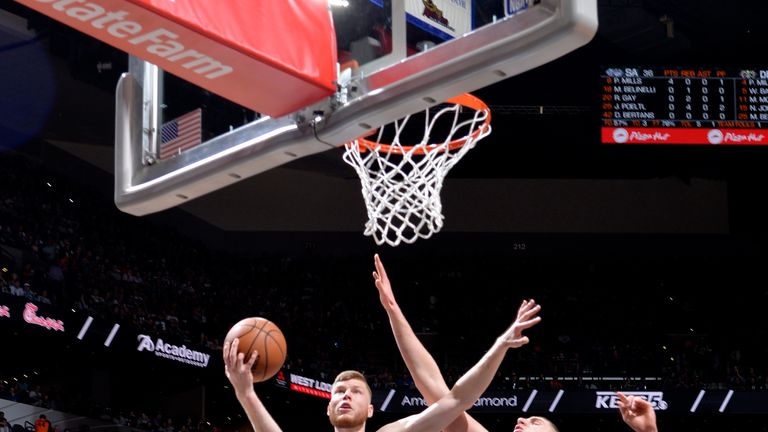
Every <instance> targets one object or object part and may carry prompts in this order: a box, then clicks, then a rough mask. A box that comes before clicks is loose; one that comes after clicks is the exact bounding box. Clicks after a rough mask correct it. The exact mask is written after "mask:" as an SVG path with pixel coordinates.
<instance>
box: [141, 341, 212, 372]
mask: <svg viewBox="0 0 768 432" xmlns="http://www.w3.org/2000/svg"><path fill="white" fill-rule="evenodd" d="M138 341H139V346H138V347H137V348H136V351H139V352H141V351H149V352H154V353H155V355H156V356H158V357H164V358H167V359H169V360H174V361H177V362H180V363H186V364H188V365H192V366H197V367H201V368H204V367H207V366H208V361H209V360H210V359H211V355H210V354H206V353H203V352H200V351H195V350H191V349H189V348H187V347H186V346H184V345H181V346H177V345H172V344H169V343H165V342H163V340H162V339H160V338H158V339H157V341H152V338H151V337H149V336H147V335H139V336H138Z"/></svg>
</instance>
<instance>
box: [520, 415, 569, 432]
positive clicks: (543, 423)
mask: <svg viewBox="0 0 768 432" xmlns="http://www.w3.org/2000/svg"><path fill="white" fill-rule="evenodd" d="M514 432H559V430H558V429H557V427H556V426H555V424H554V423H552V422H551V421H549V420H547V419H545V418H544V417H537V416H533V417H520V418H518V419H517V424H516V425H515V429H514Z"/></svg>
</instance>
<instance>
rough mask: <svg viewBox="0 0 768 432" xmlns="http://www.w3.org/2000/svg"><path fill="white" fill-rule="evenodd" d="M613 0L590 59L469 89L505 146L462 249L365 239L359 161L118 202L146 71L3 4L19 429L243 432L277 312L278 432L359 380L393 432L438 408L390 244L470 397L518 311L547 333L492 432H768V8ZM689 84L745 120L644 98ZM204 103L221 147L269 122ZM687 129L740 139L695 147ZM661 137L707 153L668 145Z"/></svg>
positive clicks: (495, 414)
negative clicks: (256, 358)
mask: <svg viewBox="0 0 768 432" xmlns="http://www.w3.org/2000/svg"><path fill="white" fill-rule="evenodd" d="M359 1H362V0H359ZM353 3H354V2H353ZM498 3H501V2H498ZM598 3H599V19H600V26H599V29H598V34H597V36H596V37H595V39H594V40H593V41H592V42H590V43H589V44H588V45H586V46H585V47H583V48H581V49H579V50H576V51H575V52H573V53H572V54H569V55H566V56H565V57H562V58H560V59H558V60H556V61H554V62H551V63H549V64H546V65H544V66H542V67H539V68H537V69H534V70H532V71H530V72H527V73H525V74H522V75H520V76H517V77H513V78H510V79H508V80H506V81H502V82H500V83H499V84H495V85H493V86H491V87H488V88H485V89H482V90H480V91H477V92H475V93H476V94H477V95H478V96H479V97H481V98H482V99H483V100H485V101H486V102H487V103H488V105H489V106H490V107H491V109H492V112H493V134H492V135H491V136H490V137H488V138H486V139H485V140H484V141H482V142H481V143H479V144H478V146H477V147H476V148H475V149H473V150H471V151H470V152H469V153H468V154H467V156H466V157H465V158H464V159H463V160H462V161H461V162H460V163H459V164H458V165H457V166H456V168H455V169H454V170H453V171H451V173H450V175H449V177H448V180H447V181H446V184H445V187H444V189H443V191H442V197H443V204H444V209H443V211H444V215H445V227H444V229H443V231H441V232H440V233H438V234H436V235H435V236H433V237H432V238H430V239H426V240H420V241H418V242H416V243H415V244H413V245H401V246H398V247H396V248H393V247H389V246H382V247H377V246H376V245H375V244H374V242H373V241H372V240H371V239H370V238H369V237H365V236H363V235H362V231H363V224H364V223H365V221H366V215H365V208H364V204H363V201H362V199H361V197H360V193H359V188H360V184H359V181H358V179H357V177H356V174H355V173H354V171H353V170H352V169H351V168H350V167H349V166H347V165H345V164H344V163H343V162H342V160H341V151H340V150H338V149H336V150H333V149H332V150H329V151H327V152H325V153H321V154H317V155H314V156H311V157H308V158H303V159H299V160H297V161H295V162H292V163H290V164H287V165H284V166H281V167H279V168H276V169H274V170H271V171H268V172H265V173H263V174H259V175H256V176H254V177H253V178H250V179H248V180H244V181H242V182H240V183H238V184H237V185H235V186H232V187H230V188H227V189H223V190H220V191H217V192H214V193H212V194H210V195H207V196H205V197H202V198H199V199H197V200H194V201H192V202H189V203H188V204H185V205H183V206H180V207H178V208H173V209H170V210H166V211H163V212H161V213H158V214H154V215H150V216H145V217H140V218H139V217H134V216H130V215H127V214H125V213H122V212H120V211H119V210H118V209H117V208H116V207H115V205H114V202H113V196H112V193H113V182H114V174H113V170H114V165H113V157H114V156H113V143H114V124H115V119H114V109H115V108H114V88H115V84H116V82H117V79H118V77H119V75H120V73H122V72H123V71H125V70H126V69H127V62H128V60H127V56H126V55H125V54H124V53H121V52H119V51H117V50H115V49H113V48H111V47H109V46H107V45H104V44H102V43H100V42H98V41H96V40H94V39H91V38H89V37H87V36H85V35H83V34H80V33H78V32H76V31H75V30H72V29H69V28H67V27H66V26H64V25H61V24H59V23H57V22H55V21H52V20H50V19H49V18H47V17H44V16H42V15H39V14H37V13H35V12H33V11H31V10H29V9H27V8H25V7H24V6H21V5H19V4H18V3H15V2H13V1H8V0H0V64H2V67H1V68H0V90H1V92H0V114H1V115H0V148H1V149H2V154H1V155H0V266H1V267H2V269H1V272H0V277H1V278H2V279H0V411H3V412H4V413H5V417H6V418H8V419H9V420H10V422H11V424H12V425H19V428H21V429H24V428H26V429H30V428H31V426H32V424H33V423H34V421H35V420H36V419H37V418H38V415H39V414H41V413H43V414H46V415H47V416H48V418H49V419H50V420H51V421H52V422H53V426H54V428H57V429H59V432H64V431H66V430H71V431H72V432H75V431H88V430H96V429H98V430H105V431H111V430H124V431H127V430H131V431H136V430H141V431H164V432H174V431H178V432H182V431H183V432H195V431H231V430H247V429H249V428H250V426H249V424H248V422H247V420H246V418H245V415H244V412H243V411H242V409H241V407H240V406H239V404H238V403H237V400H236V399H235V397H234V393H233V391H232V389H231V388H230V387H229V386H228V385H229V383H228V381H227V379H226V378H225V376H224V373H223V363H222V359H221V351H222V350H221V343H222V339H223V336H224V335H225V334H226V332H227V330H228V329H229V328H230V326H232V324H234V323H235V322H237V321H239V320H240V319H242V318H245V317H249V316H263V317H267V318H269V319H270V320H272V321H274V322H275V323H276V324H277V325H278V326H279V327H280V328H281V329H282V330H283V331H284V333H285V336H286V340H287V343H288V359H287V361H286V363H285V366H284V368H283V369H282V370H281V372H280V373H279V374H278V376H277V377H276V378H275V379H272V380H270V381H268V382H265V383H261V384H257V386H256V391H257V393H258V394H259V395H260V397H261V398H262V399H263V400H264V403H265V404H266V405H267V407H268V408H269V410H270V411H271V412H272V414H273V416H274V417H275V418H276V419H277V421H278V423H280V424H281V426H282V427H283V429H284V430H287V431H301V430H331V426H330V425H329V424H328V419H327V416H326V411H325V408H326V405H327V399H325V396H326V394H327V390H328V383H330V382H332V380H333V377H334V376H335V374H336V373H338V372H340V371H341V370H345V369H359V370H361V371H363V372H364V373H365V374H366V376H367V377H368V378H369V380H370V383H371V385H372V387H373V388H374V401H373V402H374V405H375V408H376V414H375V415H374V417H373V419H372V420H371V421H370V422H369V425H368V428H369V430H375V429H376V427H380V426H381V425H383V424H385V423H387V422H390V421H393V420H395V419H397V418H400V417H402V416H405V415H407V414H409V413H414V412H418V411H420V410H421V409H423V402H422V401H421V400H420V399H419V395H418V392H417V391H416V390H415V388H414V387H413V383H412V381H411V380H410V378H409V375H408V372H407V370H406V368H405V365H404V363H403V361H402V360H401V358H400V355H399V353H398V351H397V347H396V345H395V343H394V339H393V337H392V335H391V332H390V327H389V323H388V320H387V317H386V314H385V313H384V311H383V309H382V307H381V305H380V303H379V299H378V294H377V292H376V289H375V287H374V285H373V281H372V279H371V271H372V270H373V254H374V253H379V254H380V255H381V256H382V259H383V261H384V263H385V264H386V266H387V269H388V272H389V276H390V278H391V280H392V283H393V287H394V291H395V295H396V296H397V297H398V300H399V302H400V304H401V306H402V308H403V310H404V312H405V314H406V316H407V317H408V318H409V319H410V321H411V324H412V325H413V327H414V330H415V331H416V332H417V334H418V335H419V337H420V338H421V340H422V341H423V342H424V343H425V345H426V346H427V348H428V349H429V350H430V352H431V353H432V354H433V355H434V357H435V359H436V360H437V362H438V364H439V365H440V366H441V369H442V371H443V373H444V374H445V376H446V378H447V380H448V381H449V384H450V383H453V381H455V379H457V378H458V377H459V376H461V374H462V373H463V372H464V371H465V370H466V368H467V367H469V366H471V365H472V364H474V362H475V361H476V360H477V359H479V358H480V356H482V354H483V353H484V350H485V349H486V348H487V347H488V346H490V344H491V342H492V341H493V339H494V338H495V337H496V336H498V335H499V334H500V333H501V332H502V331H503V330H504V329H505V328H506V327H507V326H508V325H509V324H510V323H511V322H512V320H513V319H514V314H515V312H516V310H517V307H518V305H519V303H520V301H521V299H523V298H534V299H536V300H537V301H538V302H539V303H541V304H542V306H543V311H542V314H541V316H542V318H543V321H542V323H541V324H540V325H538V326H537V327H535V328H533V329H532V330H531V331H529V332H528V334H529V336H530V338H531V343H530V344H529V345H527V346H525V347H523V348H521V349H519V350H511V351H510V352H509V353H508V355H507V357H506V360H505V361H504V363H503V364H502V368H501V369H500V371H499V373H498V376H497V377H496V379H495V380H494V382H493V384H492V385H491V388H490V389H489V390H488V391H487V392H486V394H484V396H483V398H482V399H481V400H480V401H478V403H477V404H476V407H475V408H473V410H472V411H471V412H472V414H473V415H475V416H476V418H477V419H478V420H479V421H480V422H481V423H482V424H484V425H485V426H486V427H487V428H488V429H489V430H492V431H504V430H508V431H511V430H512V429H513V428H514V424H515V422H516V420H517V418H518V417H520V416H529V415H542V416H546V417H548V418H550V419H552V420H553V421H554V422H555V423H556V424H557V425H558V427H559V428H560V430H561V431H564V432H567V431H584V430H590V431H625V430H629V429H628V428H627V427H626V425H624V424H623V422H622V421H621V418H620V417H619V414H618V410H617V409H616V407H615V399H614V396H613V394H614V392H615V391H616V390H622V391H626V392H636V394H639V395H642V396H644V397H646V398H647V399H649V400H650V401H652V403H653V404H654V407H655V408H656V410H657V411H656V412H657V415H658V419H659V421H658V422H659V427H660V430H662V431H768V426H766V424H767V423H768V348H767V347H768V321H766V315H765V313H766V310H767V307H768V279H767V278H766V271H765V269H766V267H765V266H766V259H767V258H768V251H767V250H766V246H768V243H767V241H768V238H767V237H766V233H767V229H766V228H767V226H768V225H766V221H767V220H768V211H767V209H768V207H767V206H766V205H765V204H764V201H765V199H766V193H765V191H766V190H767V189H768V181H766V169H765V167H766V163H768V148H766V147H765V144H768V140H764V138H765V137H766V136H768V129H763V128H764V127H765V126H764V125H765V124H766V123H765V121H768V117H763V116H766V115H768V114H766V113H768V100H767V99H765V96H761V95H763V94H764V93H768V57H766V55H765V53H766V52H768V34H766V29H767V28H768V27H766V26H765V24H764V21H765V19H766V17H767V16H768V14H766V13H767V12H768V9H767V8H766V6H765V5H764V4H763V3H762V2H757V1H746V0H734V1H730V2H715V1H711V0H698V1H694V0H645V1H642V0H601V1H599V2H598ZM488 4H491V2H490V1H489V2H488ZM488 10H489V11H490V12H493V8H492V7H491V6H489V7H488ZM490 12H489V13H490ZM286 37H287V36H286ZM339 42H340V43H343V40H341V39H340V41H339ZM745 74H746V75H745ZM686 77H687V78H694V79H702V78H703V77H713V78H712V79H721V78H722V80H725V79H728V80H730V81H728V83H727V84H725V83H724V84H722V86H720V87H718V86H716V85H715V84H713V86H715V87H712V91H713V92H714V93H717V92H719V91H720V89H722V94H728V95H729V98H730V99H729V100H728V101H727V106H724V107H723V108H722V110H721V108H720V107H713V108H712V109H711V110H710V108H709V107H707V108H702V107H701V106H699V107H698V108H696V107H694V108H693V109H688V108H686V106H685V104H681V105H678V106H675V107H671V108H669V107H668V105H669V103H668V102H669V101H668V100H666V99H664V97H666V96H662V95H658V94H657V96H658V97H655V96H654V97H647V94H645V93H644V92H646V91H647V89H649V88H654V89H659V90H658V92H662V93H663V92H672V91H673V90H674V92H677V93H675V94H683V95H684V94H685V92H688V93H690V90H691V87H687V86H688V85H689V84H687V83H686V82H685V79H686ZM654 79H656V80H660V81H659V84H658V85H657V84H656V83H655V81H652V80H654ZM614 80H615V81H620V80H627V81H626V82H624V83H622V84H621V86H620V88H618V89H617V88H616V87H615V86H614V85H615V84H616V82H614ZM642 80H645V81H644V82H643V81H642ZM722 80H721V81H722ZM723 82H725V81H723ZM174 85H176V84H174V82H173V81H171V80H169V82H168V86H170V87H172V86H174ZM178 85H182V84H178ZM653 86H656V87H653ZM670 88H671V89H672V90H669V89H670ZM664 89H667V90H664ZM654 91H655V90H654ZM696 91H698V93H696ZM696 91H694V92H693V94H694V97H695V98H698V99H696V100H697V101H701V100H702V97H703V94H702V91H701V90H696ZM706 91H709V90H706ZM627 94H629V95H630V96H632V97H630V98H628V99H622V97H623V96H622V95H627ZM616 95H618V97H616V98H614V96H616ZM663 95H668V94H667V93H663ZM641 96H642V97H643V98H645V99H642V101H641V102H637V100H638V99H637V98H640V97H641ZM740 96H742V97H745V98H746V99H744V100H743V101H742V100H739V99H738V98H739V97H740ZM189 97H190V98H195V100H196V101H203V102H202V103H203V104H204V105H205V106H206V107H207V109H208V110H209V111H210V112H211V113H216V115H214V116H211V117H209V120H208V121H209V123H204V131H203V132H204V134H210V135H215V134H220V133H221V131H223V130H227V128H228V127H230V126H233V125H234V126H238V125H241V124H243V122H246V121H250V120H252V119H253V118H254V116H255V115H254V114H253V113H252V112H248V111H247V110H243V109H241V108H236V107H233V106H232V105H231V104H228V103H226V102H225V101H223V100H221V99H220V98H217V97H215V96H213V95H211V94H204V93H198V94H194V95H193V94H191V93H190V95H189ZM734 98H735V99H734ZM630 99H631V101H630ZM637 103H639V104H642V106H640V105H632V104H637ZM622 104H623V105H622ZM723 104H726V102H725V101H724V102H723ZM718 105H719V104H718ZM630 111H631V112H632V113H639V114H632V115H628V114H626V113H627V112H630ZM660 112H663V115H664V116H667V117H665V118H664V120H665V121H667V122H669V121H673V123H663V124H662V123H661V122H660V121H661V120H660V119H659V118H658V117H657V115H658V113H660ZM721 113H727V116H726V117H727V119H721V118H719V117H718V116H719V115H720V114H721ZM667 114H670V115H673V116H675V119H672V118H671V117H669V116H668V115H667ZM688 114H691V115H692V117H691V118H690V119H687V118H686V115H688ZM651 115H652V116H651ZM710 115H711V116H712V118H709V117H705V116H710ZM724 115H725V114H724ZM693 117H696V118H698V119H699V120H702V121H703V119H704V118H706V119H707V120H708V121H712V122H715V121H722V122H723V123H717V126H718V127H721V128H722V129H723V130H730V131H731V132H726V134H725V135H724V136H723V137H720V138H718V137H715V138H717V139H715V138H713V137H712V136H709V137H707V136H706V134H704V138H701V140H702V141H701V142H687V141H686V140H688V141H690V140H693V141H696V139H697V138H696V137H697V136H699V135H697V132H696V129H697V128H699V127H701V124H699V125H697V124H696V118H693ZM653 120H659V122H658V123H651V122H652V121H653ZM641 122H642V123H641ZM646 122H647V123H646ZM713 125H715V124H714V123H712V124H711V125H710V126H713ZM654 128H656V129H654ZM663 128H669V130H673V129H674V133H678V132H679V133H680V135H679V136H681V137H683V138H680V140H681V141H686V142H681V143H668V142H663V139H662V138H659V137H660V136H662V135H663V133H660V134H657V132H664V129H663ZM618 129H621V130H622V131H623V130H627V131H629V133H630V135H629V138H627V137H624V136H622V135H621V133H622V132H616V130H618ZM635 129H637V130H638V131H639V132H638V133H637V134H635V135H631V134H632V133H633V131H635ZM741 129H743V131H742V130H741ZM635 132H636V131H635ZM741 132H743V133H741ZM728 133H732V135H728ZM644 134H646V135H644ZM674 136H678V135H674ZM739 136H741V137H743V139H744V142H739V143H733V142H729V141H728V140H738V139H739V138H738V137H739ZM643 137H646V138H647V140H649V141H651V142H645V143H640V142H638V141H633V140H642V139H643ZM691 137H693V138H691ZM734 137H735V138H734ZM707 139H709V140H710V141H709V142H706V140H707ZM713 139H715V141H717V142H712V140H713ZM718 140H720V141H718ZM720 143H722V144H741V145H716V144H720ZM748 144H749V145H748ZM382 408H383V409H382ZM31 429H32V430H34V428H31Z"/></svg>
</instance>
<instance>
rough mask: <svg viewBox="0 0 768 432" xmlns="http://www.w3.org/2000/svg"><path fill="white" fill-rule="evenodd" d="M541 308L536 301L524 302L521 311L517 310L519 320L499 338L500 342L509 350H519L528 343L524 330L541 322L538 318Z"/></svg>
mask: <svg viewBox="0 0 768 432" xmlns="http://www.w3.org/2000/svg"><path fill="white" fill-rule="evenodd" d="M539 311H541V306H539V305H537V304H536V302H535V301H534V300H523V303H522V304H521V305H520V309H518V310H517V319H515V322H513V323H512V325H511V326H510V327H509V328H508V329H507V331H506V332H504V334H502V335H501V336H499V341H500V342H501V343H503V344H504V345H505V346H507V347H508V348H519V347H521V346H523V345H525V344H527V343H528V342H530V341H529V340H528V336H523V330H525V329H529V328H531V327H533V326H535V325H536V324H538V323H539V321H541V317H540V316H538V313H539Z"/></svg>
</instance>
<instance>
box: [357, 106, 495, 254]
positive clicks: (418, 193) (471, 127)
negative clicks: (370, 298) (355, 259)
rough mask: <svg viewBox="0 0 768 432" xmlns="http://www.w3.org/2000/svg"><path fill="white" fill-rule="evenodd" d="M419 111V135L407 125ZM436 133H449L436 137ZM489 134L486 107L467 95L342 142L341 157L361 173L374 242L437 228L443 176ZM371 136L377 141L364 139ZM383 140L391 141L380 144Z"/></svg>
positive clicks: (412, 237)
mask: <svg viewBox="0 0 768 432" xmlns="http://www.w3.org/2000/svg"><path fill="white" fill-rule="evenodd" d="M418 115H421V116H423V117H424V131H423V133H422V132H421V129H420V128H419V127H418V124H416V125H414V124H411V125H410V126H409V125H408V121H409V120H411V118H412V117H416V116H418ZM411 123H414V122H411ZM438 131H443V132H445V131H447V132H448V133H447V134H445V135H444V136H440V135H439V134H440V132H438ZM489 133H491V112H490V109H489V108H488V106H487V105H486V104H485V103H484V102H483V101H481V100H480V99H478V98H477V97H475V96H472V95H471V94H468V93H465V94H463V95H460V96H456V97H454V98H451V99H448V100H447V101H446V104H442V105H438V106H435V107H431V108H428V109H427V110H425V111H424V112H423V113H419V114H413V115H409V116H406V117H404V118H402V119H400V120H396V121H395V122H394V123H391V124H389V125H385V126H382V127H381V128H379V129H378V131H374V132H373V133H371V134H370V135H367V136H366V137H361V138H358V139H356V140H354V141H351V142H348V143H346V144H345V145H344V147H345V151H344V156H343V158H344V161H345V162H346V163H348V164H349V165H351V166H352V167H354V168H355V170H356V171H357V174H358V175H359V176H360V183H361V185H362V193H363V198H364V199H365V206H366V210H367V212H368V222H367V223H366V224H365V231H364V234H365V235H367V236H373V238H374V240H375V241H376V244H378V245H381V244H384V243H387V244H389V245H390V246H397V245H398V244H400V242H405V243H413V242H415V241H416V240H417V239H419V238H424V239H426V238H429V237H430V236H432V234H434V233H436V232H438V231H440V229H441V228H442V227H443V213H442V202H441V201H440V190H441V189H442V187H443V180H444V179H445V176H446V174H448V171H450V169H451V168H452V167H453V166H454V165H455V164H456V162H458V161H459V160H460V159H461V158H462V157H463V156H464V154H466V153H467V151H469V150H470V149H471V148H472V147H474V146H475V143H477V141H479V140H481V139H483V138H485V137H486V136H488V134H489ZM372 135H376V140H375V141H372V140H369V139H368V137H370V136H372ZM436 135H437V136H436ZM457 137H459V138H457ZM383 140H385V141H386V140H389V141H390V142H391V144H382V141H383ZM404 142H416V143H417V144H413V145H406V144H403V143H404Z"/></svg>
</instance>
